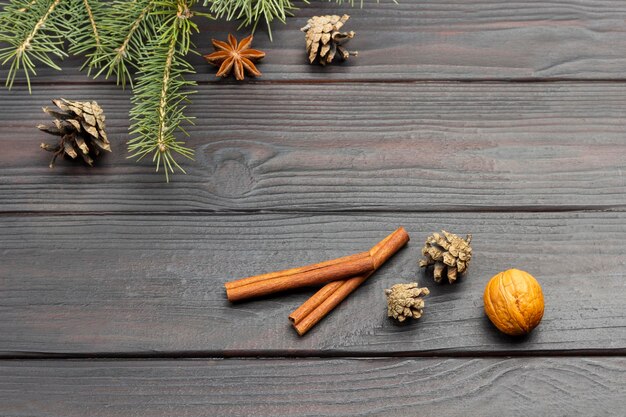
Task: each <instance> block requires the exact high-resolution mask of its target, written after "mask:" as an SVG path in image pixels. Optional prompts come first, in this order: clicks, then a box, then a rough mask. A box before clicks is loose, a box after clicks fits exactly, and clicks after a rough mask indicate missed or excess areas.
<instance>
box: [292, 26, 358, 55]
mask: <svg viewBox="0 0 626 417" xmlns="http://www.w3.org/2000/svg"><path fill="white" fill-rule="evenodd" d="M348 19H350V16H348V15H347V14H344V15H343V16H341V17H339V16H336V15H333V16H330V15H327V16H313V17H312V18H310V19H309V20H308V22H307V24H306V26H305V27H303V28H302V29H300V30H301V31H302V32H305V34H306V35H305V39H306V51H307V53H308V54H309V63H311V64H312V63H313V62H315V61H316V60H317V61H318V62H319V63H320V64H321V65H326V64H330V63H331V62H332V61H333V59H334V58H335V55H336V54H337V52H339V56H341V58H342V59H343V60H346V59H348V57H349V56H350V55H355V56H356V55H357V52H352V51H347V50H346V49H345V48H344V47H343V46H341V45H342V44H344V43H346V42H347V41H349V40H350V39H352V38H353V37H354V32H339V29H340V28H341V27H342V26H343V24H344V23H346V21H347V20H348Z"/></svg>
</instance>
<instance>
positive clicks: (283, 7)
mask: <svg viewBox="0 0 626 417" xmlns="http://www.w3.org/2000/svg"><path fill="white" fill-rule="evenodd" d="M351 1H354V0H351ZM305 3H308V1H306V0H305ZM204 5H205V6H209V5H210V8H209V10H210V12H211V13H212V14H213V15H214V16H215V17H217V18H224V19H226V20H240V19H241V25H240V26H239V28H241V27H245V26H252V32H254V31H255V30H256V27H257V24H258V23H259V22H260V21H261V20H263V21H264V22H265V24H266V25H267V30H268V34H269V37H270V40H271V39H272V30H271V25H272V22H273V21H274V19H278V20H279V21H281V22H282V23H285V20H286V19H287V16H291V15H292V13H291V11H292V10H295V9H297V7H295V6H294V5H293V3H292V2H291V0H204Z"/></svg>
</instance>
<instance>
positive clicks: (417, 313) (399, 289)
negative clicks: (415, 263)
mask: <svg viewBox="0 0 626 417" xmlns="http://www.w3.org/2000/svg"><path fill="white" fill-rule="evenodd" d="M385 294H386V295H387V316H389V317H393V318H394V319H396V320H398V321H399V322H403V321H404V320H406V318H411V317H412V318H414V319H419V318H420V317H422V313H423V312H424V311H423V309H424V299H423V298H421V297H420V296H423V295H428V294H430V291H429V290H428V288H425V287H424V288H418V286H417V282H413V283H411V284H396V285H394V286H393V287H391V288H389V289H386V290H385Z"/></svg>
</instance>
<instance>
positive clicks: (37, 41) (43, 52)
mask: <svg viewBox="0 0 626 417" xmlns="http://www.w3.org/2000/svg"><path fill="white" fill-rule="evenodd" d="M60 3H61V0H40V1H32V0H31V1H25V0H12V1H11V3H9V4H8V5H6V6H5V7H4V9H3V10H2V12H1V13H0V42H3V43H7V44H9V46H8V47H5V48H2V49H0V63H1V64H2V65H5V64H7V63H8V62H10V63H11V66H10V68H9V73H8V75H7V79H6V86H7V87H8V88H9V89H11V87H13V82H14V81H15V76H16V75H17V73H18V72H20V71H23V73H24V75H25V77H26V82H27V84H28V91H29V92H30V91H31V86H30V76H31V74H32V75H35V68H36V66H35V62H39V63H42V64H44V65H47V66H48V67H51V68H54V69H56V70H61V68H59V66H58V65H57V64H56V63H55V62H54V61H53V58H52V57H53V56H54V57H58V58H64V57H66V56H67V54H66V53H65V52H64V51H63V42H64V38H65V33H66V31H67V26H66V25H65V24H64V22H63V19H62V18H60V17H59V14H58V13H57V10H56V9H57V6H59V4H60Z"/></svg>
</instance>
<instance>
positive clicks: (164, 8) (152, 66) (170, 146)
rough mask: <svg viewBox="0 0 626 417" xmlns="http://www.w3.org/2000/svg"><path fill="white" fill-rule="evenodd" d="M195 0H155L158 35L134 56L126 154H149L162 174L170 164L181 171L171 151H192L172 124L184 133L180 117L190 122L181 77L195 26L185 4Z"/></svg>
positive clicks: (186, 83)
mask: <svg viewBox="0 0 626 417" xmlns="http://www.w3.org/2000/svg"><path fill="white" fill-rule="evenodd" d="M194 3H195V0H162V1H159V2H157V6H158V8H157V9H155V11H154V13H155V15H156V16H159V17H161V18H162V19H163V23H162V24H161V25H160V26H159V29H158V32H157V34H158V36H157V38H156V39H154V40H153V41H152V42H151V43H150V44H149V45H147V51H146V53H145V54H144V55H143V56H142V57H141V59H140V61H139V67H140V68H141V71H140V72H139V74H138V76H137V78H136V85H135V87H134V90H133V91H134V94H135V95H134V97H133V99H132V102H133V104H134V106H133V108H132V109H131V112H130V114H131V120H132V125H131V128H130V131H131V135H135V137H134V138H133V139H131V140H130V141H129V142H128V150H129V152H131V154H132V155H131V156H130V157H131V158H134V157H136V158H138V159H139V160H140V159H142V158H144V157H145V156H147V155H152V160H153V161H154V163H155V165H156V170H157V171H158V170H159V168H160V167H161V166H163V169H164V171H165V177H166V180H167V181H169V174H170V173H173V172H174V168H178V169H179V170H180V171H182V172H185V171H184V170H183V169H182V167H181V166H180V165H179V164H178V163H177V162H176V160H175V159H174V155H173V154H179V155H182V156H184V157H187V158H190V159H191V158H192V156H193V151H192V150H191V149H189V148H187V147H185V146H184V142H182V141H180V140H178V139H177V138H176V133H177V131H178V130H180V131H181V132H183V133H184V134H187V133H186V132H185V130H184V128H182V127H181V124H183V123H193V122H192V120H191V118H189V117H187V116H185V114H184V110H185V107H186V106H185V105H184V103H185V102H188V101H189V100H188V96H189V95H190V94H192V93H194V91H190V90H189V87H191V86H195V85H196V83H195V82H193V81H189V80H185V78H184V77H185V75H187V74H192V73H194V72H195V71H194V69H193V67H192V66H191V65H190V64H189V63H188V62H187V61H186V60H185V56H186V55H187V54H188V52H189V49H190V47H191V41H190V36H191V33H192V31H196V32H197V31H198V28H197V26H196V25H195V23H193V22H192V21H191V20H190V18H191V17H192V13H191V10H190V7H191V6H192V5H193V4H194Z"/></svg>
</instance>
